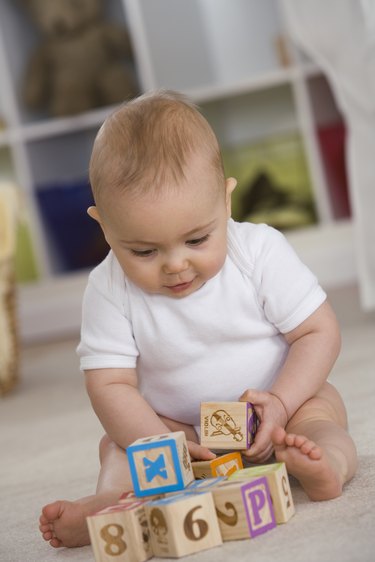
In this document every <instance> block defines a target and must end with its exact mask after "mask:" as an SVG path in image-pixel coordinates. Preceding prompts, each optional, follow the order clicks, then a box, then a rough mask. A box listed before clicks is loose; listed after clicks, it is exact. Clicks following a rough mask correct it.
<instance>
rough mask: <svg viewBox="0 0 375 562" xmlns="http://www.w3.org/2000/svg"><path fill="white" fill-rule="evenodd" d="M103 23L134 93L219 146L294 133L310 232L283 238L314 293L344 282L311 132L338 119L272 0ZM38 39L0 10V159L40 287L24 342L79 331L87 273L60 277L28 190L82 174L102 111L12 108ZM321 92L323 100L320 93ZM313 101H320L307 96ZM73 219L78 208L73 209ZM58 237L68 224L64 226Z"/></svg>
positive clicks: (155, 9)
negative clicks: (193, 107) (170, 103)
mask: <svg viewBox="0 0 375 562" xmlns="http://www.w3.org/2000/svg"><path fill="white" fill-rule="evenodd" d="M106 6H107V16H108V17H109V18H111V19H113V20H115V21H116V22H117V23H120V24H124V25H126V26H127V27H128V30H129V32H130V34H131V38H132V43H133V48H134V57H135V66H136V72H137V75H138V78H139V83H140V88H141V90H142V91H146V90H150V89H155V88H171V89H176V90H180V91H182V92H184V93H186V94H188V95H189V96H190V97H191V98H192V99H193V100H195V101H196V102H197V103H198V104H199V105H200V107H201V108H202V111H203V112H204V114H205V115H206V116H207V118H208V119H209V120H210V122H211V123H212V125H213V127H214V129H215V130H216V132H217V134H218V137H219V139H220V141H221V142H222V143H223V144H225V145H231V144H233V143H234V144H235V143H238V142H241V141H244V142H245V141H246V142H250V141H252V140H256V139H260V138H263V137H267V136H268V135H272V134H275V133H283V132H289V131H298V132H299V134H300V136H301V138H302V142H303V146H304V149H305V154H306V159H307V162H308V167H309V173H310V176H311V182H312V185H313V189H314V196H315V201H316V207H317V214H318V217H319V222H318V225H317V226H313V227H308V228H304V229H301V230H299V231H294V232H291V233H290V234H288V237H289V239H290V240H291V242H292V244H293V245H294V246H295V247H296V249H297V251H298V252H299V254H300V255H301V257H302V259H304V261H305V262H306V263H307V264H308V265H309V266H310V267H311V268H312V269H313V270H314V271H315V272H316V274H317V275H318V276H319V278H320V280H321V282H322V284H323V285H325V286H330V285H339V284H344V283H347V282H351V281H353V280H354V278H355V264H354V243H353V237H352V229H351V223H350V220H345V221H335V220H334V209H333V208H332V201H331V198H330V196H329V186H328V185H327V179H326V176H325V171H324V167H323V164H322V160H321V156H320V151H319V146H318V142H317V136H316V125H317V123H322V122H330V120H334V119H338V118H339V115H338V112H337V109H336V107H335V104H334V102H333V98H332V95H331V94H330V92H329V90H328V89H327V87H326V82H325V80H324V77H323V76H322V75H321V73H320V71H319V69H317V68H316V67H315V66H314V65H313V64H312V63H311V62H309V61H308V60H306V58H305V57H303V55H301V53H299V52H298V51H297V50H296V49H295V48H294V47H292V46H291V45H289V46H288V51H289V57H290V63H289V64H288V65H287V66H285V65H282V64H281V61H280V53H278V49H277V48H276V41H277V39H278V38H280V36H282V37H284V39H285V41H286V43H288V38H287V37H286V33H285V29H284V25H283V22H282V17H281V14H280V11H279V4H278V0H231V1H230V2H229V1H228V0H189V2H186V0H152V1H151V0H110V1H108V2H106ZM37 41H38V37H37V36H36V34H35V31H34V30H33V28H32V26H31V24H30V22H29V20H28V19H27V18H26V17H25V15H24V14H23V13H22V12H21V11H20V9H19V7H18V6H17V3H15V2H11V1H10V0H2V1H1V2H0V81H1V89H0V111H2V113H3V117H4V118H5V120H6V123H7V128H6V130H5V131H3V132H0V154H1V152H2V151H3V152H4V151H8V152H9V153H10V155H11V159H12V161H13V171H14V179H15V181H16V182H17V184H18V185H19V186H20V187H21V189H22V191H23V192H24V194H25V197H26V198H27V201H28V204H29V208H30V214H31V224H32V239H33V241H34V247H35V250H36V254H37V260H38V267H39V270H40V280H39V281H38V282H37V283H33V284H28V285H25V286H21V287H20V292H19V295H20V318H21V319H20V327H21V334H22V337H23V338H24V339H25V340H32V339H38V338H44V337H54V336H58V335H62V334H63V333H66V332H69V331H72V330H78V328H79V322H80V302H81V297H82V292H83V289H84V286H85V283H86V278H87V270H81V271H76V272H74V273H72V272H70V273H69V272H65V271H62V269H61V265H60V264H59V260H58V259H56V257H55V255H54V253H55V251H54V248H53V246H51V244H50V243H49V240H48V234H47V231H46V230H45V227H44V223H43V220H42V216H41V213H40V210H39V206H38V204H37V190H38V189H39V188H38V186H40V185H43V184H45V183H53V182H56V181H61V180H63V181H66V182H69V181H74V180H75V179H76V178H81V177H83V176H85V174H86V172H87V166H88V159H89V155H90V151H91V146H92V142H93V140H94V137H95V134H96V132H97V130H98V128H99V126H100V125H101V123H102V122H103V120H104V119H105V117H106V116H107V115H108V114H109V112H110V111H112V109H113V108H111V107H108V108H102V109H98V110H95V111H91V112H87V113H85V114H81V115H79V116H76V117H68V118H61V119H51V118H48V116H47V115H41V114H33V113H31V112H29V111H28V110H27V109H26V108H25V107H24V105H23V103H22V101H21V96H20V84H21V80H22V76H23V72H24V66H25V63H26V60H27V57H28V56H29V53H30V51H31V50H32V48H33V46H34V44H35V43H36V42H37ZM322 92H323V94H322ZM319 96H320V99H319V100H318V99H317V98H318V97H319ZM83 213H84V210H83ZM67 228H68V224H67Z"/></svg>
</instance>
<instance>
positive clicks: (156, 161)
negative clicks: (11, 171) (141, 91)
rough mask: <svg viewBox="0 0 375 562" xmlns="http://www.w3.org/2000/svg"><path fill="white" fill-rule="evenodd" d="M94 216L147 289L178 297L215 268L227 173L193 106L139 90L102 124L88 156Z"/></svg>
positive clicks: (229, 186) (219, 260) (226, 206)
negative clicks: (136, 96) (137, 96)
mask: <svg viewBox="0 0 375 562" xmlns="http://www.w3.org/2000/svg"><path fill="white" fill-rule="evenodd" d="M90 181H91V185H92V189H93V194H94V198H95V203H96V207H90V209H89V214H90V216H91V217H93V218H94V219H95V220H97V221H98V222H99V223H100V225H101V227H102V229H103V232H104V235H105V237H106V240H107V242H108V243H109V245H110V247H111V248H112V250H113V252H114V254H115V255H116V257H117V259H118V261H119V263H120V265H121V267H122V269H123V270H124V272H125V273H126V275H127V276H128V278H129V279H130V280H131V281H133V282H134V283H135V284H136V285H138V286H139V287H141V288H142V289H144V290H145V291H147V292H150V293H158V294H166V295H168V296H173V297H182V296H186V295H187V294H190V293H192V292H194V291H196V290H197V289H199V288H200V287H201V286H202V285H203V284H204V283H205V282H206V281H207V280H208V279H210V278H211V277H213V276H214V275H216V273H218V271H220V269H221V267H222V266H223V264H224V261H225V258H226V225H227V219H228V217H229V216H230V195H231V192H232V190H233V188H234V187H235V184H236V182H235V180H234V179H233V178H229V179H227V180H226V179H225V176H224V170H223V165H222V159H221V153H220V148H219V144H218V141H217V139H216V136H215V134H214V132H213V131H212V129H211V127H210V125H209V124H208V122H207V121H206V119H204V117H203V116H202V115H201V114H200V112H199V111H198V110H197V108H196V107H195V106H194V105H193V104H191V103H190V102H189V101H187V100H186V99H185V98H183V97H182V96H181V95H179V94H176V93H173V92H156V93H151V94H146V95H143V96H141V97H139V98H136V99H135V100H133V101H131V102H129V103H127V104H125V105H123V106H122V107H120V108H119V109H118V110H117V111H115V112H114V113H113V114H112V115H111V116H110V117H109V118H108V119H107V120H106V121H105V123H104V125H103V126H102V128H101V129H100V131H99V133H98V135H97V138H96V140H95V143H94V148H93V153H92V158H91V162H90Z"/></svg>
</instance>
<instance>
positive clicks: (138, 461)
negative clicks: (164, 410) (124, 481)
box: [126, 431, 194, 497]
mask: <svg viewBox="0 0 375 562" xmlns="http://www.w3.org/2000/svg"><path fill="white" fill-rule="evenodd" d="M126 452H127V455H128V459H129V466H130V473H131V477H132V481H133V487H134V492H135V495H136V496H138V497H143V496H150V495H154V494H163V493H166V492H176V491H177V490H183V489H184V488H185V487H186V486H187V485H188V484H190V482H192V481H193V480H194V474H193V469H192V467H191V462H190V455H189V451H188V447H187V442H186V437H185V433H184V432H183V431H176V432H173V433H166V434H163V435H154V436H152V437H146V438H144V439H138V440H137V441H135V442H134V443H132V444H131V445H130V446H129V447H128V448H127V449H126Z"/></svg>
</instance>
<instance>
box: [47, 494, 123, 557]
mask: <svg viewBox="0 0 375 562" xmlns="http://www.w3.org/2000/svg"><path fill="white" fill-rule="evenodd" d="M117 499H118V494H115V495H112V494H108V495H103V496H89V497H87V498H83V499H82V500H78V501H76V502H70V501H63V500H57V501H55V502H53V503H50V504H48V505H46V506H44V507H43V509H42V514H41V516H40V518H39V530H40V532H41V533H42V536H43V538H44V540H45V541H48V542H49V543H50V545H51V546H52V547H54V548H60V547H61V546H66V547H76V546H85V545H87V544H90V537H89V532H88V528H87V523H86V517H87V516H88V515H91V514H92V513H95V512H96V511H99V510H100V509H103V508H104V507H108V506H109V505H112V504H114V503H116V502H117Z"/></svg>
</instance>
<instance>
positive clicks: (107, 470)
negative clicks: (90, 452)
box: [39, 436, 132, 548]
mask: <svg viewBox="0 0 375 562" xmlns="http://www.w3.org/2000/svg"><path fill="white" fill-rule="evenodd" d="M99 454H100V462H101V468H100V474H99V480H98V485H97V490H96V494H95V495H92V496H88V497H85V498H81V499H80V500H77V501H75V502H70V501H63V500H58V501H55V502H53V503H50V504H48V505H46V506H44V508H43V510H42V515H41V516H40V519H39V522H40V525H39V529H40V531H41V533H42V535H43V538H44V540H46V541H49V543H50V545H51V546H53V547H54V548H59V547H60V546H67V547H74V546H84V545H86V544H90V539H89V534H88V529H87V524H86V517H87V516H88V515H91V514H92V513H95V512H96V511H98V510H100V509H103V508H104V507H108V506H109V505H113V504H115V503H117V501H118V499H119V497H120V495H121V494H122V493H123V492H125V491H128V490H131V489H132V483H131V477H130V470H129V465H128V460H127V457H126V454H125V452H124V450H123V449H121V448H120V447H118V446H117V445H116V444H115V443H114V442H113V441H111V440H110V439H109V437H107V436H104V437H103V439H102V441H101V443H100V450H99Z"/></svg>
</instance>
